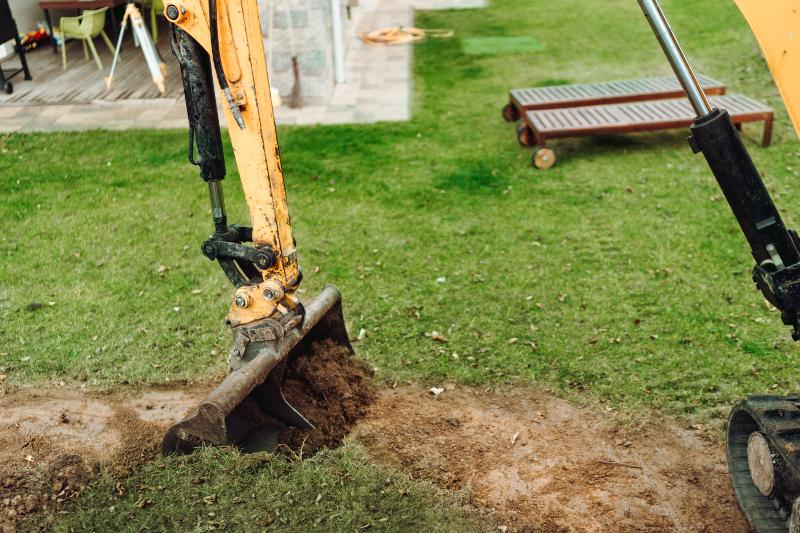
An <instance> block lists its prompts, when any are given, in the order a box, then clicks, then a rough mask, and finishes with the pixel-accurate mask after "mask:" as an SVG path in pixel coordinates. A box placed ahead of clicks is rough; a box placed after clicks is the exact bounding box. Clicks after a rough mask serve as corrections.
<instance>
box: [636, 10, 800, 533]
mask: <svg viewBox="0 0 800 533" xmlns="http://www.w3.org/2000/svg"><path fill="white" fill-rule="evenodd" d="M736 4H737V5H738V6H739V9H740V10H741V11H742V13H743V14H744V16H745V19H746V20H747V22H748V23H749V24H750V27H751V28H752V30H753V33H754V34H755V36H756V38H757V40H758V41H759V44H760V45H761V48H762V50H763V52H764V55H765V57H766V59H767V63H768V64H769V67H770V70H771V71H772V75H773V78H774V79H775V82H776V83H777V85H778V88H779V89H780V91H781V95H782V97H783V99H784V102H785V103H786V107H787V109H788V111H789V115H790V116H791V118H792V122H793V123H794V126H795V129H796V130H798V133H800V45H799V44H798V43H797V42H796V41H797V40H798V39H800V2H798V1H797V0H770V1H769V2H767V1H764V0H736ZM639 5H640V7H641V8H642V11H643V12H644V14H645V16H646V17H647V20H648V22H649V23H650V26H651V28H652V29H653V32H654V33H655V35H656V38H657V39H658V42H659V44H660V45H661V48H662V49H663V51H664V53H665V55H666V56H667V59H668V60H669V63H670V65H671V66H672V69H673V70H674V72H675V75H676V76H677V78H678V80H679V81H680V83H681V85H682V86H683V89H684V90H685V91H686V95H687V96H688V98H689V101H690V102H691V104H692V107H693V108H694V111H695V113H696V115H697V117H696V118H695V120H694V123H693V124H692V126H691V136H690V137H689V145H690V147H691V149H692V151H693V152H694V153H702V154H703V156H705V159H706V161H707V163H708V166H709V167H710V169H711V172H712V173H713V174H714V177H715V178H716V179H717V182H718V184H719V187H720V189H721V190H722V192H723V194H724V196H725V199H726V200H727V202H728V205H729V206H730V208H731V210H732V211H733V214H734V216H735V217H736V220H737V221H738V222H739V226H740V228H741V230H742V232H743V233H744V236H745V239H746V240H747V243H748V244H749V245H750V249H751V252H752V255H753V258H754V259H755V266H754V267H753V281H754V282H755V285H756V287H757V288H758V290H760V291H761V293H762V294H763V295H764V298H766V300H767V301H768V302H769V303H770V304H772V305H773V306H775V307H776V308H778V309H779V310H780V311H781V318H782V319H783V322H784V324H786V325H787V326H790V327H791V328H792V338H793V339H794V340H800V314H798V312H799V311H800V251H799V250H800V238H798V234H797V232H795V231H794V230H792V229H788V228H787V227H786V226H785V225H784V223H783V221H782V220H781V216H780V213H779V212H778V210H777V209H776V207H775V204H774V203H773V202H772V198H771V197H770V194H769V192H768V191H767V188H766V187H765V185H764V182H763V181H762V180H761V176H760V175H759V172H758V170H757V169H756V167H755V165H754V164H753V161H752V159H751V158H750V155H749V154H748V152H747V149H746V148H745V146H744V144H743V142H742V139H741V137H740V136H739V133H738V131H737V130H736V128H735V127H734V125H733V123H732V122H731V120H730V117H729V115H728V113H727V111H725V110H724V109H717V108H713V107H712V106H711V105H710V104H709V101H708V99H707V98H706V95H705V94H704V93H703V89H702V88H701V86H700V84H699V83H698V82H697V78H696V77H695V74H694V72H693V70H692V68H691V66H690V65H689V62H688V61H687V60H686V56H685V55H684V53H683V51H682V49H681V47H680V44H679V43H678V41H677V39H676V38H675V35H674V33H673V32H672V29H671V28H670V26H669V23H668V22H667V20H666V18H665V16H664V13H663V11H662V10H661V7H660V6H659V5H658V2H657V1H656V0H639ZM727 441H728V444H727V451H728V470H729V473H730V477H731V481H732V483H733V488H734V491H735V493H736V497H737V499H738V501H739V506H740V507H741V509H742V511H743V512H744V514H745V516H746V517H747V520H748V521H749V523H750V525H751V526H752V527H753V529H755V530H756V531H757V532H759V533H766V532H785V531H791V532H792V533H798V532H800V394H793V395H790V396H750V397H748V398H747V399H745V400H742V401H740V402H739V403H737V404H736V405H735V406H734V407H733V409H732V410H731V413H730V417H729V419H728V434H727Z"/></svg>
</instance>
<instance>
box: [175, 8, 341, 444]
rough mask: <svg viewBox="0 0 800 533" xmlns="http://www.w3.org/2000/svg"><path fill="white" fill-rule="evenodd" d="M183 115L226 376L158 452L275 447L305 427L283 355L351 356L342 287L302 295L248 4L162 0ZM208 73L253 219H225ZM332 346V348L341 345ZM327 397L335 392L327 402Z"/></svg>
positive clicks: (253, 11) (258, 40)
mask: <svg viewBox="0 0 800 533" xmlns="http://www.w3.org/2000/svg"><path fill="white" fill-rule="evenodd" d="M164 4H165V5H164V15H165V16H166V18H167V20H168V21H169V22H170V23H171V24H170V34H171V44H172V51H173V53H174V54H175V56H176V57H177V58H178V62H179V64H180V70H181V76H182V79H183V87H184V93H185V98H186V110H187V113H188V115H189V149H188V158H189V161H190V162H191V163H192V164H194V165H197V166H198V167H199V171H200V177H201V178H202V179H203V181H205V182H206V184H207V186H208V192H209V197H210V201H211V215H212V218H213V223H214V233H213V234H212V235H211V236H210V237H209V238H208V239H207V240H205V242H203V244H202V247H201V249H202V253H203V255H204V256H205V257H207V258H208V259H210V260H212V261H216V262H217V263H219V265H220V267H222V270H223V272H224V273H225V275H226V276H227V278H228V279H229V280H230V282H231V283H232V284H233V286H234V290H233V297H232V302H231V305H230V308H229V311H228V314H227V317H226V319H225V323H226V325H228V326H229V327H230V328H231V330H232V332H233V346H232V348H231V351H230V356H229V363H230V372H229V373H228V375H227V377H225V379H224V381H223V382H222V383H221V384H220V385H219V386H218V387H217V388H216V389H214V390H213V391H212V392H211V393H210V395H209V396H208V397H207V398H206V399H205V400H203V401H202V402H201V403H200V404H199V406H197V407H196V409H194V411H193V412H192V414H191V415H190V416H189V417H188V418H186V419H184V420H182V421H180V422H178V423H177V424H175V425H174V426H172V427H171V428H169V430H168V431H167V433H166V435H165V437H164V440H163V442H162V452H163V453H165V454H170V453H188V452H190V451H192V450H193V449H194V448H195V447H197V446H199V445H201V444H209V445H219V444H232V445H236V446H238V447H240V448H242V449H245V450H248V451H252V450H264V449H273V448H274V447H275V446H276V444H277V437H278V433H279V431H280V430H281V429H282V428H285V427H292V428H298V429H311V428H312V427H313V426H312V424H311V423H310V422H309V421H308V420H307V419H306V418H305V417H304V416H303V415H302V414H301V413H299V412H298V411H297V410H296V409H295V408H294V407H293V406H292V405H290V404H289V402H287V400H286V399H285V398H284V395H283V392H282V390H281V384H282V381H283V373H284V370H285V368H286V366H287V363H288V362H289V361H291V360H292V359H293V358H295V357H300V356H304V357H305V356H308V357H313V356H314V351H315V350H320V349H324V348H320V347H328V348H327V349H330V347H331V346H333V347H334V348H340V347H344V348H346V352H343V353H349V354H352V353H353V349H352V347H351V345H350V341H349V339H348V335H347V330H346V327H345V323H344V317H343V315H342V307H341V295H340V293H339V291H338V290H337V289H336V288H335V287H333V286H327V287H325V288H324V289H323V290H322V293H321V294H319V295H318V296H317V297H315V298H313V299H311V300H309V301H306V302H301V301H300V300H299V299H298V297H297V296H296V293H297V288H298V286H299V285H300V282H301V280H302V277H303V276H302V272H301V270H300V267H299V266H298V261H297V252H296V249H295V241H294V238H293V236H292V228H291V223H290V219H289V211H288V207H287V202H286V191H285V188H284V179H283V171H282V169H281V160H280V150H279V148H278V141H277V133H276V128H275V117H274V114H273V108H272V101H271V95H270V85H269V79H268V75H267V64H266V58H265V55H264V44H263V36H262V33H261V24H260V21H259V13H258V7H257V4H256V0H165V1H164ZM214 78H216V83H217V85H218V87H219V91H218V92H219V96H220V99H221V102H223V103H224V104H223V112H224V114H225V118H226V120H227V124H228V126H229V129H228V131H229V134H230V138H231V143H232V145H233V151H234V155H235V157H236V165H237V168H238V170H239V176H240V179H241V184H242V189H243V191H244V196H245V199H246V201H247V206H248V209H249V214H250V221H251V223H252V226H251V227H244V226H239V225H235V224H228V219H227V215H226V211H225V202H224V198H223V193H222V180H223V179H224V178H225V172H226V169H225V157H224V154H223V149H222V136H221V133H220V123H219V116H218V112H217V103H216V99H215V93H217V90H216V89H215V82H214ZM338 351H340V352H341V349H339V350H338ZM331 401H335V399H331Z"/></svg>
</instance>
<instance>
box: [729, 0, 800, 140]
mask: <svg viewBox="0 0 800 533" xmlns="http://www.w3.org/2000/svg"><path fill="white" fill-rule="evenodd" d="M735 1H736V5H737V6H739V10H740V11H741V12H742V14H743V15H744V18H745V19H746V20H747V23H748V24H749V25H750V28H751V29H752V30H753V34H754V35H755V36H756V39H757V40H758V44H759V45H760V46H761V50H762V51H763V53H764V57H765V58H766V59H767V64H768V65H769V69H770V71H771V72H772V77H773V78H774V79H775V83H776V84H777V85H778V89H779V90H780V92H781V96H782V97H783V101H784V103H785V104H786V109H787V110H788V111H789V116H790V117H791V119H792V124H794V128H795V131H797V133H798V135H800V2H798V1H797V0H735Z"/></svg>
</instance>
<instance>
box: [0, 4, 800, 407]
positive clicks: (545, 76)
mask: <svg viewBox="0 0 800 533" xmlns="http://www.w3.org/2000/svg"><path fill="white" fill-rule="evenodd" d="M586 2H587V0H568V1H567V2H566V5H562V4H561V3H559V5H558V6H556V5H554V4H553V5H551V4H548V3H546V2H535V3H531V5H524V6H520V5H517V4H516V3H513V4H507V3H506V2H504V1H497V2H495V3H494V4H493V5H492V7H491V8H489V9H486V10H466V11H446V12H438V13H436V12H428V13H423V14H420V15H419V16H418V19H419V20H418V24H419V25H422V26H425V27H449V28H454V29H455V30H456V36H457V38H455V39H450V40H441V39H435V40H431V41H429V42H427V43H424V44H421V45H419V46H417V47H416V49H415V50H416V60H415V76H416V82H415V114H414V119H413V120H412V121H411V122H408V123H391V124H388V123H387V124H377V125H363V126H360V125H359V126H330V127H310V128H281V130H280V136H281V143H282V153H283V154H284V164H285V169H286V174H287V180H288V194H289V201H290V207H291V209H292V215H293V221H294V223H295V228H296V237H297V242H298V249H299V252H300V258H301V261H302V263H301V264H302V265H304V267H305V270H306V274H307V275H306V281H305V282H304V288H305V290H306V293H305V294H306V295H311V294H313V293H314V292H316V291H317V290H318V289H319V288H321V286H322V285H323V284H325V283H334V284H336V285H338V286H339V287H340V288H341V289H342V292H343V294H344V298H345V302H344V303H345V311H346V314H347V317H348V321H349V326H350V329H351V331H354V332H358V331H359V330H360V329H361V328H364V329H365V330H366V338H365V339H364V340H363V341H362V342H361V343H360V344H359V346H358V351H359V353H360V354H361V356H362V357H364V358H365V359H367V360H368V361H369V362H370V363H371V364H373V365H374V366H375V367H377V368H378V374H377V375H378V379H380V380H385V381H394V380H424V381H434V382H438V381H441V380H449V381H456V382H461V383H467V384H484V383H494V382H506V381H508V380H512V381H519V382H522V383H537V384H539V385H542V386H546V387H550V388H553V389H555V390H559V391H561V392H562V393H566V394H570V393H572V392H575V393H576V394H573V396H576V395H579V396H580V397H582V398H590V399H595V400H598V401H604V402H610V403H611V404H613V405H616V406H623V407H625V408H630V409H637V408H640V407H656V408H658V409H660V410H662V411H666V412H669V413H676V414H698V415H700V416H714V415H719V414H721V413H722V411H724V409H725V408H726V406H727V405H728V404H729V403H730V402H731V401H732V400H734V399H735V398H737V397H740V396H742V395H743V394H746V393H749V392H757V391H763V390H767V389H770V388H771V387H773V386H777V390H789V389H791V388H793V387H795V386H796V385H797V382H798V377H800V374H798V372H797V371H796V370H794V369H793V368H792V366H790V363H791V362H792V361H793V360H794V358H795V356H796V354H797V348H796V347H795V346H794V345H793V344H792V342H791V341H790V339H789V334H788V331H787V330H786V329H785V328H784V327H783V326H781V325H780V321H779V319H778V317H777V316H776V314H775V313H771V312H769V311H767V309H766V308H765V307H764V305H763V303H762V299H761V298H760V296H759V295H758V294H757V292H756V291H755V290H754V288H753V287H752V285H751V282H750V275H749V273H748V272H749V269H750V267H751V265H750V258H749V253H748V250H747V248H746V245H745V242H744V240H743V238H742V237H741V235H740V234H739V230H738V228H737V226H736V224H735V221H734V219H733V217H732V216H731V214H730V213H729V210H728V208H727V206H726V205H725V204H724V202H723V201H719V200H720V195H719V192H718V190H717V189H716V185H715V183H714V181H713V179H712V178H711V177H710V174H709V172H708V170H707V168H706V166H705V164H704V162H703V160H702V158H700V157H693V156H692V155H691V153H690V151H689V150H688V148H687V146H686V143H685V140H684V139H685V136H686V134H685V132H669V133H659V134H652V135H649V134H645V135H630V136H625V137H612V138H594V139H587V140H575V141H560V142H557V143H554V147H555V149H556V151H557V154H558V156H559V158H560V161H559V163H558V164H557V165H556V166H555V167H554V168H553V169H551V170H550V171H547V172H536V171H534V170H533V169H531V168H530V166H529V164H528V157H529V151H528V150H524V149H521V148H519V147H518V146H517V145H516V144H515V142H514V140H513V131H512V130H513V127H512V126H511V125H509V124H506V123H504V122H502V121H501V120H500V119H499V109H500V107H501V106H502V105H503V103H504V101H505V98H506V97H505V93H506V91H507V89H508V88H509V87H518V86H524V85H537V84H541V85H547V84H550V83H552V81H553V80H559V81H574V82H579V81H589V80H599V79H611V78H624V77H628V76H641V75H644V74H664V73H667V72H668V70H669V69H668V66H667V65H666V64H665V61H664V59H663V57H662V55H661V53H660V52H659V50H658V47H657V45H656V43H655V41H654V39H653V37H652V35H651V34H650V30H649V28H648V26H647V25H646V24H643V23H642V20H641V15H640V13H639V12H638V7H637V6H636V5H635V3H634V4H631V3H630V2H625V1H622V0H618V1H614V2H606V3H603V5H598V4H595V3H593V4H591V6H589V4H587V3H586ZM712 4H713V6H712V5H710V4H709V5H706V4H703V5H702V6H700V5H698V4H696V3H692V2H686V1H677V0H673V1H670V2H665V6H664V7H665V9H666V10H667V12H668V13H670V15H671V18H672V22H673V25H674V26H675V28H676V31H678V34H679V36H681V37H683V43H684V47H685V48H686V51H687V53H688V55H689V56H690V57H691V58H692V59H693V60H694V62H695V64H696V65H697V66H698V70H701V71H702V72H705V73H707V74H709V75H711V76H715V77H717V78H720V79H722V80H725V81H727V82H728V84H729V85H730V88H731V91H733V92H746V93H747V94H750V95H752V96H754V97H757V98H760V99H764V100H766V101H768V102H769V103H770V104H772V105H774V106H775V107H776V108H777V109H778V121H777V130H776V142H775V144H774V145H773V146H772V147H771V148H769V149H766V150H765V149H761V148H759V147H757V146H756V143H755V141H756V139H757V131H756V127H755V126H754V127H748V128H746V130H747V131H746V137H747V140H748V143H749V145H750V146H751V147H752V153H753V156H754V158H755V160H756V162H757V164H758V165H759V166H760V168H761V169H762V172H763V174H764V177H765V180H766V182H767V184H768V185H769V187H770V189H771V190H772V191H773V192H774V194H775V199H776V201H777V203H778V204H779V206H781V207H783V209H784V216H785V219H786V220H787V221H788V222H789V223H790V224H792V223H796V222H797V220H796V216H795V213H794V212H793V211H792V210H791V209H789V208H790V207H791V206H792V205H793V204H794V203H795V202H796V201H797V200H798V198H799V196H798V192H797V189H796V188H794V187H792V182H793V180H794V178H795V177H796V174H797V169H796V168H795V167H796V163H795V159H796V153H797V151H798V144H797V141H796V140H795V135H794V133H793V132H792V131H791V130H790V126H789V121H788V119H787V116H786V114H785V112H784V110H783V107H782V105H781V102H780V99H779V97H778V94H777V91H776V89H775V87H774V86H773V85H772V84H771V82H770V78H769V74H768V72H767V69H766V66H765V64H764V62H763V60H762V59H761V57H760V55H759V52H758V49H757V46H756V44H755V41H754V40H753V38H752V37H751V35H750V34H749V32H748V29H747V27H746V25H745V23H744V21H743V19H742V18H741V16H740V15H739V14H738V12H737V11H736V8H735V6H733V5H732V4H731V3H729V2H725V1H722V0H718V1H714V2H712ZM590 7H591V12H592V16H591V18H587V17H586V16H585V13H586V12H587V10H589V9H590ZM711 13H713V17H714V18H715V20H719V24H714V25H713V30H712V29H709V28H711V26H709V25H708V24H706V23H707V22H708V20H709V17H711V16H712V15H711ZM520 20H529V21H531V23H533V22H534V21H547V24H536V25H535V26H536V33H537V38H540V39H541V40H542V41H543V42H546V43H547V45H548V48H547V51H546V52H545V53H537V54H535V55H524V54H523V55H509V56H481V57H475V56H467V55H465V54H464V53H463V51H462V49H461V46H460V43H459V39H462V38H470V37H486V36H497V35H503V34H505V33H508V32H511V30H512V29H515V28H519V27H520V25H519V21H520ZM522 27H524V26H522ZM616 27H625V28H626V39H625V45H624V48H621V45H620V43H619V42H617V41H615V40H614V39H611V38H610V37H609V36H610V35H612V34H613V32H612V31H611V30H612V29H613V28H616ZM567 30H568V31H567ZM515 31H517V30H515ZM534 65H535V68H534ZM184 143H185V135H184V133H182V132H180V131H159V132H152V131H150V132H144V131H127V132H113V133H112V132H91V133H80V134H76V133H56V134H33V135H9V136H6V137H4V138H3V139H2V141H0V150H2V155H3V158H2V162H0V182H1V183H0V184H2V187H3V190H4V191H5V194H4V196H3V198H2V200H0V216H2V217H3V220H5V221H6V222H7V225H8V227H9V228H11V227H13V228H15V230H14V231H7V232H5V233H4V235H3V236H2V237H1V238H0V254H2V257H3V261H2V263H0V280H2V284H0V317H1V318H2V325H0V336H1V337H2V339H3V343H2V344H3V348H2V352H0V353H2V355H0V367H2V368H3V370H2V371H0V372H2V373H5V374H7V375H8V378H7V379H8V380H9V381H10V382H19V383H26V382H40V381H54V380H64V381H73V382H84V383H87V384H90V385H95V386H116V385H118V384H122V383H130V384H135V385H140V384H152V383H159V384H160V383H171V382H179V381H184V380H192V379H199V378H203V377H206V376H211V375H214V374H216V373H218V372H221V371H224V354H225V353H226V352H227V348H228V346H227V345H228V342H229V337H228V333H227V331H226V330H225V329H224V327H223V326H222V317H223V315H224V314H225V310H226V307H227V302H228V299H229V297H230V287H229V286H228V284H227V283H226V281H225V279H224V277H223V275H222V273H221V272H220V271H219V270H218V269H217V268H216V267H215V266H214V265H213V264H211V263H209V262H207V261H206V260H205V259H203V258H202V257H201V256H200V254H199V253H198V247H199V244H200V243H201V242H202V240H203V239H204V237H205V236H206V235H207V234H208V233H209V231H210V224H209V208H208V205H207V198H206V193H205V188H204V186H203V183H202V182H201V181H200V180H199V178H198V177H197V175H196V171H195V169H194V168H193V167H191V165H188V164H187V163H186V161H185V146H184ZM89 147H91V149H89ZM227 149H228V160H229V163H230V164H229V166H230V170H229V174H230V179H229V180H227V181H226V182H225V184H226V187H227V188H226V192H227V195H228V203H229V205H230V206H232V211H233V213H232V216H231V219H232V220H234V221H243V220H246V218H245V216H246V212H245V209H244V205H243V202H242V198H241V192H240V190H239V188H238V184H237V183H236V171H235V169H234V165H233V164H232V161H233V157H232V154H231V153H230V148H229V146H228V147H227ZM317 268H318V269H319V271H318V272H315V270H316V269H317ZM51 302H52V305H49V304H50V303H51ZM30 304H43V306H42V307H39V308H37V309H36V310H33V311H30V310H28V309H30V308H31V307H30ZM434 330H435V331H439V332H441V333H443V334H444V335H445V336H446V337H447V338H448V339H449V342H448V343H447V344H441V343H438V342H433V341H432V340H431V339H430V337H429V336H426V333H427V334H429V333H430V332H432V331H434ZM512 339H517V340H516V341H513V340H512ZM534 346H535V348H534ZM577 393H579V394H577Z"/></svg>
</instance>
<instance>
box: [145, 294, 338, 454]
mask: <svg viewBox="0 0 800 533" xmlns="http://www.w3.org/2000/svg"><path fill="white" fill-rule="evenodd" d="M302 309H303V310H304V314H302V313H301V314H299V315H297V317H302V321H301V322H299V323H298V324H294V323H293V322H296V321H290V322H289V323H287V324H281V323H280V322H278V321H272V323H271V324H270V327H269V331H270V332H271V333H272V334H270V335H267V336H266V337H274V338H272V339H269V338H266V339H265V338H263V337H262V338H258V339H251V341H250V342H249V343H248V345H247V351H246V352H245V355H244V357H242V358H241V362H240V363H238V365H232V371H231V372H230V374H228V376H227V377H226V378H225V380H224V381H223V382H222V383H221V384H220V385H219V386H218V387H217V388H216V389H214V390H213V391H212V392H211V394H209V395H208V397H207V398H206V399H205V400H203V401H202V402H201V403H200V405H198V406H197V408H196V409H195V410H194V411H193V413H192V414H191V415H190V416H189V417H188V418H186V419H184V420H181V421H180V422H178V423H177V424H175V425H173V426H172V427H171V428H169V430H168V431H167V433H166V435H165V436H164V440H163V442H162V444H161V451H162V453H163V454H165V455H166V454H173V453H189V452H191V451H192V450H193V449H194V448H196V447H197V446H200V445H204V444H208V445H222V444H231V445H235V446H237V447H239V448H241V449H243V450H245V451H265V450H272V449H274V448H275V447H276V446H277V443H278V435H279V433H280V432H281V431H282V430H283V429H285V428H286V427H293V428H298V429H313V428H314V426H313V425H312V424H311V423H310V422H309V421H308V420H306V419H305V417H304V416H303V415H302V414H301V413H299V412H297V411H296V410H295V409H294V407H292V406H291V405H290V404H289V402H288V401H286V399H285V398H284V396H283V391H282V390H281V383H282V381H283V373H284V370H285V368H286V366H287V364H291V362H292V361H293V360H294V359H295V358H298V357H314V354H315V351H317V350H322V349H325V350H329V349H331V347H332V345H333V347H340V348H344V349H345V350H346V352H347V353H349V354H353V347H352V346H351V345H350V339H349V338H348V335H347V328H346V326H345V322H344V315H343V314H342V297H341V294H340V293H339V290H338V289H336V287H334V286H332V285H328V286H326V287H325V288H324V289H323V290H322V292H321V293H320V294H319V295H318V296H317V297H315V298H313V299H312V300H309V301H307V302H304V303H303V306H302Z"/></svg>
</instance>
